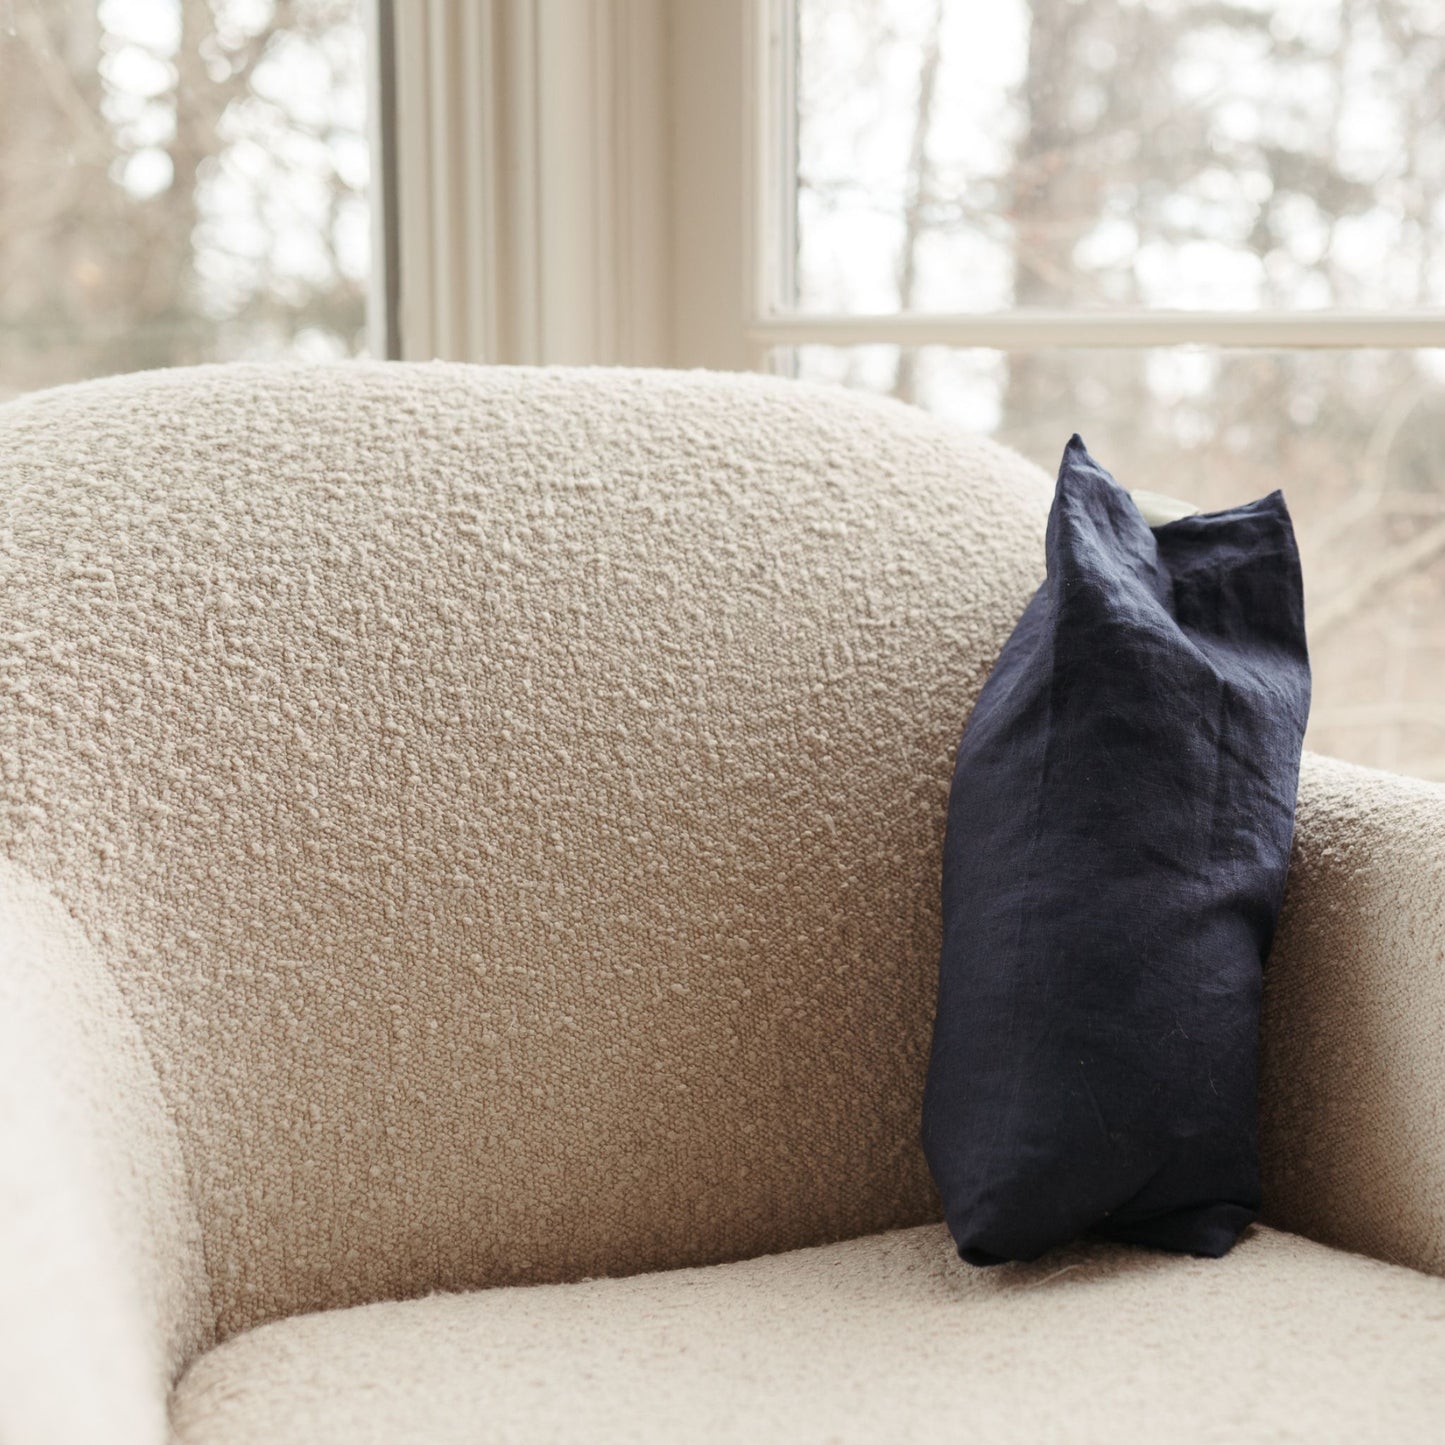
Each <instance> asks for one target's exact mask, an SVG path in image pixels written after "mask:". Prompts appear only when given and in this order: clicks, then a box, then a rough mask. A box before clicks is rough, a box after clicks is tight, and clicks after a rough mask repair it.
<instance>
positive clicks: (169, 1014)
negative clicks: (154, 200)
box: [0, 364, 1445, 1445]
mask: <svg viewBox="0 0 1445 1445" xmlns="http://www.w3.org/2000/svg"><path fill="white" fill-rule="evenodd" d="M1060 440H1061V441H1062V440H1063V439H1062V438H1061V439H1060ZM1048 496H1049V487H1048V485H1047V482H1046V479H1045V478H1044V477H1043V476H1041V475H1040V474H1039V473H1038V472H1037V471H1035V470H1034V468H1033V467H1031V466H1029V465H1028V464H1026V463H1025V462H1023V461H1022V460H1020V459H1019V458H1018V457H1016V456H1013V455H1011V454H1009V453H1007V452H1005V451H1002V450H1000V449H998V448H996V447H994V446H992V445H989V444H987V443H985V442H981V441H977V440H974V439H971V438H970V437H968V436H964V435H960V434H959V433H958V432H956V431H953V430H951V429H949V428H948V427H947V426H945V425H943V424H941V423H939V422H936V421H934V420H931V419H929V418H928V417H926V416H924V415H922V414H920V413H918V412H916V411H913V410H909V409H906V408H904V407H901V406H898V405H895V404H892V403H885V402H876V401H872V400H867V399H862V398H859V397H857V396H851V395H847V394H843V393H840V392H834V391H825V390H819V389H815V388H810V387H805V386H800V385H794V384H789V383H784V382H780V381H774V380H765V379H760V378H756V377H728V378H724V377H717V376H708V375H705V374H691V375H687V374H667V373H654V374H648V373H641V372H607V371H527V370H488V369H479V368H469V367H461V366H448V365H430V366H420V367H411V366H387V365H369V364H351V365H341V366H335V367H324V368H316V369H303V368H273V367H255V366H250V367H234V368H229V367H227V368H204V369H200V370H194V371H189V370H188V371H175V372H166V373H155V374H151V375H145V376H137V377H130V378H125V379H121V380H115V381H106V382H99V383H94V384H90V385H84V386H77V387H70V388H65V389H62V390H59V391H53V392H49V393H45V394H41V395H36V396H30V397H26V398H23V399H22V400H20V401H17V402H14V403H12V404H10V405H8V406H6V407H4V408H3V409H0V507H3V525H0V839H3V850H0V852H3V858H4V862H3V870H0V919H3V928H0V955H3V956H0V1441H3V1442H4V1445H90V1442H105V1445H162V1442H166V1441H177V1442H185V1445H242V1442H246V1445H289V1442H297V1445H301V1442H306V1445H331V1442H338V1445H339V1442H347V1445H370V1442H424V1445H430V1442H458V1445H460V1442H479V1441H492V1440H506V1441H533V1440H581V1441H612V1440H656V1441H689V1440H722V1439H726V1440H738V1441H759V1440H778V1441H789V1442H792V1441H822V1440H830V1441H854V1440H857V1441H888V1440H904V1439H907V1440H939V1441H955V1440H971V1441H1018V1442H1035V1441H1085V1440H1087V1441H1109V1442H1111V1445H1112V1442H1119V1441H1135V1440H1137V1441H1151V1442H1154V1441H1170V1440H1185V1441H1206V1440H1208V1441H1236V1440H1264V1439H1268V1440H1283V1439H1291V1440H1293V1439H1299V1440H1310V1441H1321V1440H1361V1439H1366V1438H1370V1439H1375V1438H1378V1439H1381V1440H1389V1441H1392V1442H1399V1441H1411V1440H1427V1439H1429V1440H1439V1439H1441V1438H1442V1433H1441V1432H1442V1431H1445V1281H1442V1280H1441V1279H1439V1278H1437V1277H1436V1276H1439V1275H1441V1274H1445V1063H1442V1061H1445V1042H1442V1040H1445V964H1442V942H1445V905H1442V886H1445V794H1442V791H1441V790H1440V789H1437V788H1433V787H1430V786H1427V785H1425V784H1420V783H1413V782H1409V781H1406V780H1403V779H1400V778H1395V777H1390V776H1387V775H1384V774H1379V773H1373V772H1368V771H1366V770H1363V769H1360V768H1355V767H1349V766H1346V765H1343V764H1339V763H1333V762H1328V761H1325V760H1323V759H1319V758H1307V759H1306V764H1305V769H1304V777H1303V781H1302V785H1301V799H1300V809H1299V823H1298V831H1297V841H1296V849H1295V858H1294V866H1293V871H1292V874H1291V883H1290V891H1289V897H1288V902H1287V905H1286V913H1285V918H1284V922H1283V925H1282V928H1281V933H1280V937H1279V939H1278V942H1277V945H1276V948H1275V952H1274V956H1273V958H1272V960H1271V963H1270V968H1269V977H1268V984H1267V1001H1266V1015H1267V1016H1266V1021H1265V1036H1264V1059H1263V1081H1262V1141H1263V1155H1264V1163H1265V1187H1266V1201H1267V1203H1266V1220H1267V1227H1266V1226H1261V1227H1258V1228H1256V1229H1254V1230H1252V1231H1251V1232H1250V1233H1249V1234H1248V1235H1247V1236H1246V1237H1245V1239H1244V1240H1243V1241H1242V1243H1241V1244H1240V1245H1239V1247H1238V1248H1237V1249H1236V1250H1235V1251H1234V1252H1233V1253H1232V1254H1231V1255H1230V1256H1229V1257H1228V1258H1226V1259H1224V1260H1222V1261H1219V1262H1209V1261H1197V1260H1191V1259H1186V1258H1179V1257H1171V1256H1166V1255H1160V1254H1151V1253H1146V1252H1142V1251H1135V1250H1129V1249H1124V1248H1119V1247H1111V1246H1102V1245H1085V1246H1080V1247H1077V1248H1073V1249H1070V1250H1067V1251H1063V1252H1060V1253H1058V1254H1056V1255H1053V1256H1050V1257H1048V1258H1046V1259H1044V1260H1041V1261H1040V1262H1038V1263H1037V1264H1035V1265H1029V1266H1005V1267H1001V1268H999V1269H996V1270H991V1271H975V1270H972V1269H970V1268H968V1267H966V1266H964V1265H963V1264H961V1263H960V1262H959V1261H958V1260H957V1259H956V1258H955V1257H954V1255H953V1252H952V1249H951V1247H950V1244H949V1240H948V1238H947V1236H946V1233H945V1231H944V1229H943V1228H942V1226H941V1225H940V1224H939V1223H938V1222H937V1220H938V1206H937V1201H936V1199H935V1197H934V1194H933V1192H932V1189H931V1186H930V1183H929V1179H928V1175H927V1172H926V1169H925V1166H924V1162H923V1157H922V1154H921V1152H920V1149H919V1146H918V1143H917V1134H918V1113H919V1100H920V1096H921V1089H922V1083H923V1075H924V1064H925V1054H926V1049H927V1044H928V1037H929V1026H930V1015H931V1009H932V1004H933V996H934V980H935V967H936V949H937V943H938V901H937V900H938V882H939V860H940V845H941V834H942V828H943V821H944V810H945V799H946V794H947V789H948V784H949V777H950V766H951V757H952V753H953V749H954V745H955V743H956V741H957V736H958V733H959V731H960V728H961V726H962V724H963V722H964V720H965V719H966V718H967V716H968V712H969V708H970V706H971V705H972V702H973V700H974V698H975V696H976V695H977V692H978V689H979V686H980V684H981V683H982V681H983V678H984V677H985V675H986V673H987V671H988V669H989V666H990V663H991V662H992V660H993V658H994V656H995V654H996V652H997V650H998V648H999V646H1000V645H1001V643H1002V641H1003V639H1004V637H1005V636H1006V635H1007V633H1008V631H1009V629H1010V628H1011V626H1012V625H1013V622H1014V620H1015V619H1016V617H1017V616H1018V614H1019V612H1020V610H1021V609H1022V607H1023V604H1024V601H1025V599H1026V598H1027V597H1028V595H1029V594H1030V592H1031V591H1032V590H1033V588H1034V587H1035V586H1036V585H1037V583H1038V581H1039V577H1040V569H1041V565H1042V561H1041V559H1042V549H1041V537H1042V530H1043V524H1044V517H1045V512H1046V508H1047V503H1048Z"/></svg>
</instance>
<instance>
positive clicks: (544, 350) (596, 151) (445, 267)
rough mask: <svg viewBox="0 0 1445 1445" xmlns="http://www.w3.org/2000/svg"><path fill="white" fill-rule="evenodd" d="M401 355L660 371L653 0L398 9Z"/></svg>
mask: <svg viewBox="0 0 1445 1445" xmlns="http://www.w3.org/2000/svg"><path fill="white" fill-rule="evenodd" d="M392 18H393V25H394V30H395V42H394V46H393V57H394V58H393V67H394V68H393V74H394V81H395V126H396V152H397V158H398V164H397V169H398V187H399V190H398V203H399V217H400V224H399V227H398V230H399V237H398V248H397V249H398V253H399V254H398V257H397V264H398V267H399V290H400V303H399V311H400V320H399V330H400V354H401V355H403V356H405V357H408V358H412V359H425V358H429V357H434V356H436V357H444V358H449V359H454V360H471V361H506V362H532V363H545V362H572V363H591V362H615V363H627V364H634V365H648V364H650V365H665V364H666V363H667V361H668V360H669V357H668V355H667V351H668V341H669V337H668V325H667V321H668V307H669V303H670V300H671V284H670V276H671V257H670V231H671V216H670V213H669V207H668V197H667V179H668V151H667V135H668V127H667V124H666V119H667V118H666V106H665V95H666V91H667V86H668V76H667V44H666V41H667V24H666V20H667V7H666V5H665V3H664V0H394V3H393V9H392Z"/></svg>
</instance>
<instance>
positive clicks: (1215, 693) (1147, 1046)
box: [923, 436, 1310, 1264]
mask: <svg viewBox="0 0 1445 1445" xmlns="http://www.w3.org/2000/svg"><path fill="white" fill-rule="evenodd" d="M1046 554H1047V571H1048V580H1047V581H1046V582H1045V583H1044V584H1043V586H1042V587H1041V588H1040V589H1039V591H1038V593H1037V594H1036V595H1035V596H1034V598H1033V599H1032V601H1031V602H1030V603H1029V605H1028V607H1027V609H1026V610H1025V612H1024V614H1023V618H1022V620H1021V621H1020V622H1019V624H1018V627H1017V628H1016V629H1015V631H1014V633H1013V635H1012V636H1011V637H1010V638H1009V640H1008V642H1007V643H1006V644H1005V646H1004V649H1003V652H1002V654H1001V655H1000V657H999V659H998V662H997V664H996V665H995V667H994V670H993V672H992V674H991V675H990V677H989V679H988V681H987V683H986V684H985V686H984V689H983V692H982V693H981V694H980V696H979V699H978V703H977V706H976V707H975V708H974V711H973V715H972V717H971V718H970V719H969V722H968V727H967V730H966V731H965V733H964V736H963V741H962V743H961V744H960V745H959V750H958V761H957V765H956V767H955V770H954V776H953V790H952V794H951V796H950V799H949V806H948V832H947V839H946V842H945V846H944V876H943V951H942V958H941V963H940V970H939V990H938V1013H937V1017H936V1020H935V1023H934V1034H933V1052H932V1057H931V1060H930V1064H929V1073H928V1084H927V1089H926V1091H925V1096H924V1104H923V1144H924V1149H925V1152H926V1153H927V1156H928V1162H929V1166H930V1168H931V1169H932V1171H933V1176H934V1179H935V1180H936V1182H937V1184H938V1188H939V1190H940V1192H941V1194H942V1196H943V1203H944V1208H945V1211H946V1214H947V1218H948V1225H949V1228H950V1230H951V1231H952V1233H953V1237H954V1240H955V1241H956V1242H957V1244H958V1250H959V1253H960V1254H961V1255H962V1256H963V1258H964V1259H966V1260H968V1261H969V1262H970V1263H973V1264H995V1263H998V1262H1000V1261H1003V1260H1012V1259H1034V1258H1036V1257H1037V1256H1038V1255H1039V1254H1041V1253H1043V1251H1045V1250H1046V1249H1049V1248H1050V1247H1051V1246H1053V1245H1056V1244H1062V1243H1063V1242H1065V1241H1066V1240H1070V1239H1073V1238H1075V1237H1076V1236H1079V1235H1083V1234H1093V1235H1096V1236H1102V1237H1104V1238H1107V1239H1113V1240H1121V1241H1128V1242H1130V1243H1134V1244H1144V1245H1154V1246H1158V1247H1161V1248H1164V1249H1173V1250H1182V1251H1186V1252H1188V1253H1190V1254H1201V1255H1215V1256H1217V1255H1221V1254H1223V1253H1225V1251H1226V1250H1228V1249H1229V1247H1230V1245H1232V1244H1233V1243H1234V1241H1235V1239H1236V1238H1237V1237H1238V1235H1239V1233H1240V1231H1241V1230H1242V1229H1243V1228H1244V1227H1245V1226H1246V1225H1247V1224H1248V1223H1249V1222H1250V1221H1251V1220H1253V1219H1254V1218H1255V1217H1256V1215H1257V1213H1258V1210H1259V1165H1258V1150H1257V1139H1256V1123H1255V1094H1256V1066H1257V1049H1258V1032H1259V998H1260V985H1261V974H1262V968H1263V964H1264V959H1265V955H1266V954H1267V953H1268V951H1269V945H1270V938H1271V935H1272V934H1273V932H1274V926H1275V921H1276V918H1277V917H1278V913H1279V906H1280V899H1281V894H1282V893H1283V889H1284V880H1285V869H1286V866H1287V864H1288V861H1289V847H1290V836H1291V833H1292V830H1293V821H1294V804H1295V789H1296V785H1297V782H1298V777H1299V761H1300V746H1301V740H1302V738H1303V735H1304V727H1305V718H1306V716H1307V714H1308V711H1309V693H1310V675H1309V661H1308V657H1307V654H1306V651H1305V633H1304V606H1303V600H1302V597H1301V589H1300V569H1299V555H1298V553H1297V551H1296V549H1295V541H1294V532H1293V529H1292V528H1291V526H1290V519H1289V513H1288V511H1287V510H1286V508H1285V504H1284V498H1283V496H1282V495H1281V494H1280V493H1279V492H1274V493H1272V494H1271V495H1270V496H1268V497H1265V498H1263V499H1262V500H1261V501H1258V502H1252V503H1250V504H1249V505H1247V506H1243V507H1236V508H1233V509H1232V510H1230V511H1227V512H1216V513H1213V514H1212V515H1200V516H1191V517H1185V518H1183V519H1181V520H1179V521H1175V522H1170V523H1168V524H1167V525H1164V526H1161V527H1158V528H1157V529H1153V530H1151V529H1150V527H1149V526H1148V525H1147V524H1146V523H1145V521H1144V519H1143V518H1142V517H1141V516H1140V514H1139V511H1138V509H1137V507H1136V506H1135V504H1134V502H1133V501H1132V499H1131V498H1130V496H1129V494H1128V493H1127V492H1126V491H1125V490H1124V489H1123V488H1122V487H1120V486H1119V485H1118V483H1117V482H1115V481H1114V479H1113V478H1112V477H1111V476H1110V475H1109V474H1108V472H1106V471H1104V469H1103V468H1102V467H1100V466H1099V465H1098V464H1097V463H1096V462H1095V461H1094V460H1093V458H1092V457H1090V455H1089V453H1088V451H1087V450H1086V449H1085V447H1084V444H1083V442H1082V441H1081V440H1080V439H1079V438H1078V437H1077V436H1075V437H1074V438H1073V439H1072V440H1071V441H1070V442H1069V445H1068V447H1067V449H1066V450H1065V452H1064V460H1063V465H1062V467H1061V468H1060V471H1059V481H1058V488H1057V491H1056V492H1055V495H1054V504H1053V511H1052V512H1051V514H1050V516H1049V524H1048V534H1047V543H1046Z"/></svg>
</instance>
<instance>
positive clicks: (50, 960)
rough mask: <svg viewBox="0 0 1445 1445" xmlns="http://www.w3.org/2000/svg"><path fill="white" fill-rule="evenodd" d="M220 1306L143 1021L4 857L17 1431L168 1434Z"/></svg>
mask: <svg viewBox="0 0 1445 1445" xmlns="http://www.w3.org/2000/svg"><path fill="white" fill-rule="evenodd" d="M209 1321H210V1306H209V1301H208V1298H207V1290H206V1283H205V1270H204V1268H203V1265H202V1262H201V1253H200V1246H199V1227H198V1225H197V1221H196V1215H195V1210H194V1207H193V1205H192V1203H191V1199H190V1196H189V1192H188V1190H187V1188H186V1183H185V1171H184V1168H183V1166H182V1163H181V1156H180V1149H179V1145H178V1143H177V1138H176V1132H175V1128H174V1125H173V1123H172V1121H171V1117H170V1115H169V1113H168V1112H167V1110H166V1106H165V1103H164V1101H163V1098H162V1093H161V1088H160V1084H159V1081H158V1079H157V1077H156V1073H155V1069H154V1066H153V1064H152V1062H151V1060H150V1057H149V1055H148V1054H147V1052H146V1048H145V1044H144V1042H143V1039H142V1037H141V1034H140V1031H139V1030H138V1029H137V1027H136V1023H135V1020H134V1018H133V1017H132V1015H131V1014H130V1012H129V1011H128V1009H127V1006H126V1004H125V1001H124V999H123V997H122V995H121V993H120V991H119V989H118V988H117V986H116V982H115V979H114V978H113V977H112V975H111V973H110V972H109V970H108V969H107V968H106V967H105V965H104V964H103V962H102V961H101V960H100V958H99V957H98V956H97V954H96V953H95V951H94V950H93V949H92V948H91V947H90V946H89V944H88V943H87V941H86V939H85V938H84V936H83V935H82V933H81V931H80V929H79V928H78V927H77V926H76V924H75V923H74V922H73V921H72V920H71V918H70V917H69V916H68V915H67V913H66V912H65V910H64V909H63V908H62V907H61V906H60V904H59V903H58V902H57V901H56V900H55V899H54V897H53V896H51V895H50V894H49V893H48V892H47V891H46V890H45V889H43V888H42V887H40V886H39V885H38V884H36V883H35V882H34V881H33V880H31V879H29V878H28V877H26V876H25V875H24V874H23V873H22V872H20V871H19V870H18V869H16V868H14V867H13V866H12V865H10V864H8V863H3V862H0V1440H5V1441H15V1442H17V1445H19V1442H22V1441H24V1442H32V1441H34V1442H45V1445H89V1442H93V1441H98V1440H105V1441H107V1442H112V1445H164V1441H165V1440H166V1439H167V1433H168V1427H167V1422H166V1405H167V1399H168V1396H169V1393H170V1386H171V1383H172V1380H173V1378H174V1376H175V1375H176V1373H177V1372H178V1371H179V1369H180V1368H181V1367H182V1365H183V1364H184V1363H185V1361H186V1359H187V1358H188V1357H189V1356H190V1355H191V1354H193V1353H194V1352H195V1351H196V1350H197V1349H199V1348H200V1347H201V1346H202V1344H203V1343H205V1342H206V1337H207V1335H208V1332H209V1328H210V1325H209Z"/></svg>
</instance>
